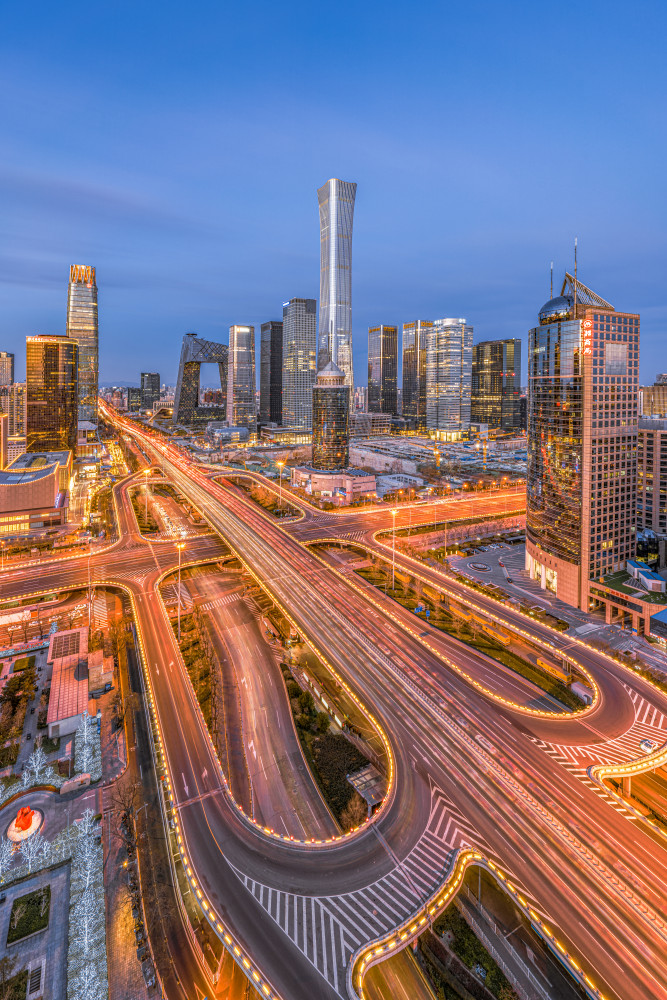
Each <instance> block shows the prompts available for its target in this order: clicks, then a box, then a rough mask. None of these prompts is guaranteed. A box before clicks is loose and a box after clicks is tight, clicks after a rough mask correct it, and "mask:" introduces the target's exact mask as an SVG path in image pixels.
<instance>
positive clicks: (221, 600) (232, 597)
mask: <svg viewBox="0 0 667 1000" xmlns="http://www.w3.org/2000/svg"><path fill="white" fill-rule="evenodd" d="M242 597H243V594H242V592H241V591H240V590H239V591H235V592H234V593H233V594H223V595H222V597H216V599H215V600H214V601H207V602H206V604H200V605H199V607H200V608H201V610H202V611H213V610H214V609H215V608H221V607H224V605H225V604H231V603H232V602H233V601H240V600H241V598H242Z"/></svg>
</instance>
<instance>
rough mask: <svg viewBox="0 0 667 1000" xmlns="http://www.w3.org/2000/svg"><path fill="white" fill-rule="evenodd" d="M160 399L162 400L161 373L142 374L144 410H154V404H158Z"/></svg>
mask: <svg viewBox="0 0 667 1000" xmlns="http://www.w3.org/2000/svg"><path fill="white" fill-rule="evenodd" d="M159 398H160V373H159V372H142V373H141V408H142V410H152V409H153V403H157V401H158V399H159ZM128 402H129V401H128Z"/></svg>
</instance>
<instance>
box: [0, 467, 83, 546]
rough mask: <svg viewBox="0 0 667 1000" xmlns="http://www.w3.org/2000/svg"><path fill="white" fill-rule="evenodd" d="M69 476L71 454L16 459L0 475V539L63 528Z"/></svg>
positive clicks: (70, 471)
mask: <svg viewBox="0 0 667 1000" xmlns="http://www.w3.org/2000/svg"><path fill="white" fill-rule="evenodd" d="M71 475H72V456H71V452H68V451H66V452H46V453H34V454H32V453H30V454H23V455H19V456H18V458H16V459H15V460H14V461H13V462H12V463H11V465H10V466H9V468H7V469H5V470H4V471H2V472H0V535H25V534H29V533H31V532H34V531H42V530H44V529H45V528H58V527H61V526H62V525H64V524H66V523H67V508H68V503H69V485H70V479H71Z"/></svg>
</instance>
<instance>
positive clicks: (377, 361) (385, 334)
mask: <svg viewBox="0 0 667 1000" xmlns="http://www.w3.org/2000/svg"><path fill="white" fill-rule="evenodd" d="M397 388H398V327H396V326H371V327H369V328H368V412H369V413H390V414H392V415H394V414H396V413H397V412H398V409H397V406H398V403H397V399H396V392H397Z"/></svg>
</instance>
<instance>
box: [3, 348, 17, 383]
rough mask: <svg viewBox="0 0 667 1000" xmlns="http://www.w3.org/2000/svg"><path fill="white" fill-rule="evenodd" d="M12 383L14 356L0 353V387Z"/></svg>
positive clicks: (7, 352)
mask: <svg viewBox="0 0 667 1000" xmlns="http://www.w3.org/2000/svg"><path fill="white" fill-rule="evenodd" d="M13 381H14V355H13V354H10V353H9V351H0V385H11V384H12V382H13Z"/></svg>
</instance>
